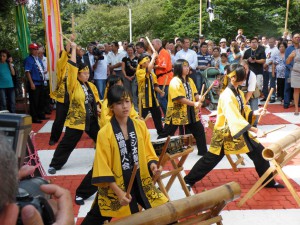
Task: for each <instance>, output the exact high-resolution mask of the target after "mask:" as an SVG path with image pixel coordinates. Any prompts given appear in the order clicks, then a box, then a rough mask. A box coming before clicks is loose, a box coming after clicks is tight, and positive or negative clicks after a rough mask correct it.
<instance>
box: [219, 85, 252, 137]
mask: <svg viewBox="0 0 300 225" xmlns="http://www.w3.org/2000/svg"><path fill="white" fill-rule="evenodd" d="M229 91H230V92H231V90H229V89H227V92H226V93H225V91H224V92H223V95H222V98H221V100H220V101H219V104H221V108H222V111H223V113H224V116H225V118H226V120H227V123H228V126H229V130H230V133H231V135H232V137H233V138H238V137H240V136H241V135H242V134H243V133H244V132H246V131H247V130H249V128H250V127H251V125H250V124H249V123H248V122H247V121H246V119H245V118H244V117H243V116H242V115H241V113H240V111H239V108H238V103H237V100H236V99H235V96H234V95H233V94H232V95H231V94H229Z"/></svg>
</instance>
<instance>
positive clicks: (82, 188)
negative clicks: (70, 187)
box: [76, 168, 98, 200]
mask: <svg viewBox="0 0 300 225" xmlns="http://www.w3.org/2000/svg"><path fill="white" fill-rule="evenodd" d="M92 177H93V168H92V169H91V170H90V171H89V172H88V173H87V174H86V175H85V177H84V178H83V180H82V181H81V183H80V185H79V186H78V188H77V189H76V196H79V197H81V198H83V199H84V200H85V199H87V198H89V197H91V196H92V195H93V194H95V193H96V192H97V190H98V188H97V187H96V186H94V185H92Z"/></svg>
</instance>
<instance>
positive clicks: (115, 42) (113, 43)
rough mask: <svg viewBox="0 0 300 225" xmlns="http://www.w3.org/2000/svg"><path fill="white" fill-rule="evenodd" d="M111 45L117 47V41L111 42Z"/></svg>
mask: <svg viewBox="0 0 300 225" xmlns="http://www.w3.org/2000/svg"><path fill="white" fill-rule="evenodd" d="M111 45H114V46H115V47H119V44H118V42H117V41H113V42H111Z"/></svg>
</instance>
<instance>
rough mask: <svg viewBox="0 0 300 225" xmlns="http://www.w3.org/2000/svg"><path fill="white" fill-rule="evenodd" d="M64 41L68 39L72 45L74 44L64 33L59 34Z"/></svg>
mask: <svg viewBox="0 0 300 225" xmlns="http://www.w3.org/2000/svg"><path fill="white" fill-rule="evenodd" d="M59 34H60V35H61V36H62V37H63V38H64V39H66V40H67V41H68V42H70V43H72V41H71V40H70V39H69V38H67V37H66V36H65V35H63V34H62V33H59Z"/></svg>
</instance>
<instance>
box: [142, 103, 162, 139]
mask: <svg viewBox="0 0 300 225" xmlns="http://www.w3.org/2000/svg"><path fill="white" fill-rule="evenodd" d="M149 111H150V112H151V115H152V119H153V122H154V126H155V128H156V130H157V133H158V134H160V133H161V132H162V131H163V127H162V123H161V111H160V107H150V108H143V110H142V117H143V118H146V116H147V115H148V112H149Z"/></svg>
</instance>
